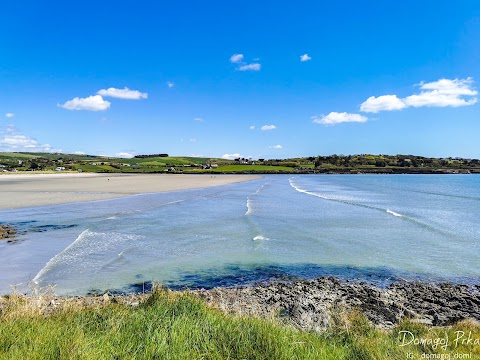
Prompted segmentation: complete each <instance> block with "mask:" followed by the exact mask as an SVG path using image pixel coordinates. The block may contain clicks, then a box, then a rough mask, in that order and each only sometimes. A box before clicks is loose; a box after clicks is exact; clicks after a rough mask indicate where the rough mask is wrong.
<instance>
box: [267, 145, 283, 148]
mask: <svg viewBox="0 0 480 360" xmlns="http://www.w3.org/2000/svg"><path fill="white" fill-rule="evenodd" d="M270 149H283V146H282V145H273V146H270Z"/></svg>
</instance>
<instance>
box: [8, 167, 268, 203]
mask: <svg viewBox="0 0 480 360" xmlns="http://www.w3.org/2000/svg"><path fill="white" fill-rule="evenodd" d="M258 178H259V176H250V175H181V174H178V175H177V174H176V175H171V174H77V173H74V174H66V173H64V174H10V175H3V176H0V210H4V209H14V208H22V207H32V206H45V205H54V204H66V203H74V202H82V201H92V200H103V199H111V198H118V197H124V196H129V195H135V194H142V193H153V192H165V191H177V190H187V189H195V188H202V187H211V186H218V185H226V184H232V183H236V182H241V181H248V180H253V179H258Z"/></svg>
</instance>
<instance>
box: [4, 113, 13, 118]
mask: <svg viewBox="0 0 480 360" xmlns="http://www.w3.org/2000/svg"><path fill="white" fill-rule="evenodd" d="M14 116H15V114H14V113H6V114H5V117H6V118H9V119H11V118H13V117H14Z"/></svg>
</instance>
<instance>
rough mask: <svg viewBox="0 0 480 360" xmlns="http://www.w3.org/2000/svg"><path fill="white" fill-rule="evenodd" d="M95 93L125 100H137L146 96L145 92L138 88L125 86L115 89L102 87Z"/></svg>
mask: <svg viewBox="0 0 480 360" xmlns="http://www.w3.org/2000/svg"><path fill="white" fill-rule="evenodd" d="M97 95H101V96H105V97H113V98H117V99H127V100H139V99H146V98H148V94H147V93H142V92H140V91H138V90H130V89H129V88H127V87H125V88H123V89H116V88H113V87H111V88H108V89H102V90H99V91H98V92H97Z"/></svg>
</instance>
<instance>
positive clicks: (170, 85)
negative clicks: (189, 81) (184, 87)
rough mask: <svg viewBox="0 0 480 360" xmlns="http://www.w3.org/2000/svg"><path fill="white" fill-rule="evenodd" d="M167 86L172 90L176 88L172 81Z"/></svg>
mask: <svg viewBox="0 0 480 360" xmlns="http://www.w3.org/2000/svg"><path fill="white" fill-rule="evenodd" d="M167 86H168V87H169V88H170V89H171V88H172V87H174V86H175V84H174V83H173V82H171V81H167Z"/></svg>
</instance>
